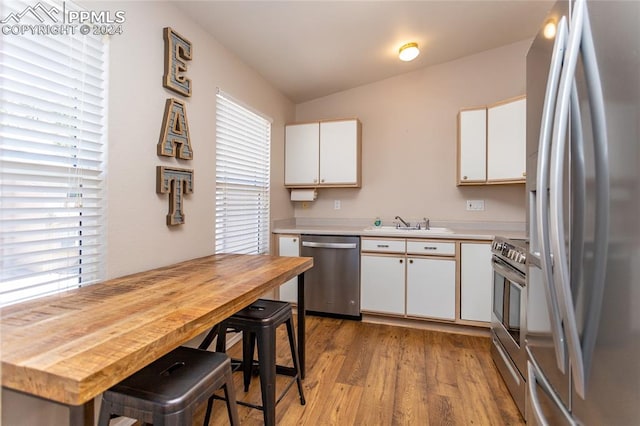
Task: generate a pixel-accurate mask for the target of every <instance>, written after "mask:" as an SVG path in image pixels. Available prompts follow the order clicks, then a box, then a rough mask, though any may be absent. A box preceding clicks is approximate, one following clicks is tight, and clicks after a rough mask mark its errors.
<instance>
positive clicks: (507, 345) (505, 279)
mask: <svg viewBox="0 0 640 426" xmlns="http://www.w3.org/2000/svg"><path fill="white" fill-rule="evenodd" d="M491 251H492V253H493V256H492V259H491V262H492V265H493V299H492V304H493V309H492V315H491V339H492V343H493V344H492V345H491V353H492V357H493V361H494V363H495V364H496V367H497V368H498V371H500V374H501V376H502V378H503V379H504V381H505V383H506V385H507V388H508V389H509V392H511V396H512V397H513V399H514V400H515V402H516V405H517V406H518V408H519V409H520V413H521V414H522V416H523V417H524V405H525V389H526V383H525V379H524V378H525V377H526V362H527V355H526V352H525V344H524V341H525V333H524V331H525V325H526V324H525V323H526V306H527V303H526V284H525V283H526V267H525V265H526V256H527V252H528V247H527V242H526V241H524V240H511V239H507V238H503V237H496V238H495V239H494V241H493V244H492V245H491Z"/></svg>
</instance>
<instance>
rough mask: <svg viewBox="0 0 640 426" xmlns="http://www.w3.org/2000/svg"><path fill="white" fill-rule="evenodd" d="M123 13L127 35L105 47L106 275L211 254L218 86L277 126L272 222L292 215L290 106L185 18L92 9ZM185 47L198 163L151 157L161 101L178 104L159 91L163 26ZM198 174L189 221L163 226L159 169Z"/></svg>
mask: <svg viewBox="0 0 640 426" xmlns="http://www.w3.org/2000/svg"><path fill="white" fill-rule="evenodd" d="M88 5H89V6H88V7H90V8H91V9H93V10H96V9H98V10H101V9H102V8H105V7H109V8H111V9H112V10H117V9H121V10H124V11H125V12H126V24H125V25H126V26H125V30H124V34H122V35H119V36H114V37H112V40H111V71H110V72H111V75H110V85H111V87H110V90H109V96H110V108H109V166H108V169H109V175H108V186H109V188H108V189H109V192H108V235H109V240H108V257H107V271H108V276H109V277H116V276H121V275H124V274H128V273H132V272H136V271H140V270H146V269H150V268H153V267H157V266H161V265H166V264H170V263H174V262H177V261H180V260H184V259H189V258H193V257H198V256H204V255H207V254H211V253H213V250H214V240H215V230H214V227H215V222H214V206H215V132H216V124H215V101H216V97H215V94H216V87H219V88H221V89H222V90H224V91H225V92H227V93H229V94H230V95H231V96H233V97H234V98H235V99H237V100H240V101H242V102H243V103H245V104H247V105H249V106H251V107H252V108H254V109H256V110H258V111H260V112H262V113H263V114H265V115H267V116H269V117H271V118H272V119H273V124H272V194H271V196H272V219H281V218H286V217H291V215H292V214H293V210H292V206H291V204H290V203H289V202H287V201H286V199H287V198H288V192H287V191H286V190H285V189H284V188H283V179H284V176H283V173H282V171H281V170H282V168H283V161H284V160H283V156H284V154H283V153H284V136H283V134H284V123H285V122H286V121H290V120H291V119H292V118H293V114H294V106H293V104H292V103H291V102H290V101H289V100H288V99H286V98H285V97H284V96H283V95H282V94H280V93H279V92H278V91H276V90H275V89H274V88H273V87H272V86H270V85H269V84H268V83H266V82H265V81H264V80H263V79H262V78H261V77H260V76H259V75H258V74H257V73H256V72H255V71H253V70H252V69H250V68H248V67H247V66H246V65H245V64H244V63H242V62H241V61H240V60H239V59H238V58H237V57H236V56H235V55H234V54H233V53H232V52H229V51H228V50H226V49H225V48H224V47H222V46H221V45H220V44H219V43H218V42H217V41H216V40H214V39H213V38H212V37H211V36H209V35H208V34H207V33H205V32H204V31H203V30H202V29H201V28H200V27H198V26H197V25H195V24H194V23H193V22H192V21H191V20H190V19H188V18H186V17H185V16H183V15H182V14H181V12H180V10H179V8H177V7H176V6H174V5H170V4H168V3H157V2H122V3H113V2H108V3H96V2H90V3H88ZM166 26H171V27H172V28H173V29H174V30H175V31H177V32H178V33H179V34H181V35H182V36H184V37H185V38H187V39H188V40H189V41H191V43H192V46H193V59H192V60H191V61H190V62H189V64H188V67H189V69H188V72H187V75H188V77H189V78H191V80H192V84H193V94H192V96H191V98H189V99H187V100H186V109H187V116H188V120H189V130H190V133H191V143H192V146H193V151H194V159H193V160H191V161H177V160H175V159H172V158H167V157H162V158H160V157H159V156H158V155H156V144H157V142H158V137H159V133H160V127H161V123H162V118H163V113H164V104H165V100H166V99H167V98H169V97H176V98H179V99H181V97H180V96H179V95H177V94H174V93H173V92H171V91H169V90H167V89H164V88H163V87H162V74H163V70H164V68H163V60H164V59H163V58H164V41H163V37H162V31H163V27H166ZM158 165H168V166H170V165H174V166H178V167H185V168H193V169H194V193H193V194H192V195H189V196H186V198H185V203H184V206H185V214H186V223H185V224H184V225H181V226H175V227H168V226H167V225H166V222H165V221H166V218H165V217H166V214H167V210H168V196H167V195H159V194H156V191H155V179H156V177H155V168H156V166H158Z"/></svg>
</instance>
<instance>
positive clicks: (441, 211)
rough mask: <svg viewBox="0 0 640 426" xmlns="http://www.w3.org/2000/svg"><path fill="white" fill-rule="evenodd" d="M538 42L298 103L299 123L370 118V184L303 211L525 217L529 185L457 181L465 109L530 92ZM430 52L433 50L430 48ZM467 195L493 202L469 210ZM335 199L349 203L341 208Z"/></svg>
mask: <svg viewBox="0 0 640 426" xmlns="http://www.w3.org/2000/svg"><path fill="white" fill-rule="evenodd" d="M529 44H530V41H528V40H527V41H522V42H519V43H515V44H512V45H509V46H505V47H502V48H498V49H494V50H490V51H486V52H483V53H480V54H476V55H473V56H468V57H464V58H461V59H458V60H456V61H453V62H448V63H445V64H441V65H438V66H433V67H429V68H424V69H421V70H418V71H415V72H411V73H407V74H404V75H401V76H398V77H394V78H389V79H387V80H383V81H379V82H376V83H373V84H368V85H365V86H360V87H357V88H354V89H351V90H347V91H344V92H340V93H336V94H334V95H331V96H327V97H324V98H320V99H316V100H313V101H310V102H306V103H303V104H299V105H297V106H296V121H306V120H316V119H327V118H339V117H358V118H359V119H360V120H361V121H362V173H363V174H362V188H361V189H325V190H319V191H318V199H317V200H316V201H315V202H313V203H309V204H310V205H309V208H307V209H303V208H302V204H301V203H295V204H296V209H295V216H296V217H317V218H320V217H343V218H375V217H376V216H380V217H382V218H383V219H392V218H393V217H395V216H396V215H401V216H404V217H409V218H422V217H424V216H426V217H429V218H431V219H434V220H456V221H474V220H481V221H494V220H495V221H498V220H499V221H515V222H524V221H525V191H524V185H506V186H491V187H489V186H482V187H456V137H457V136H456V135H457V128H456V116H457V112H458V110H459V109H460V108H463V107H471V106H476V105H484V104H489V103H493V102H496V101H499V100H503V99H507V98H511V97H514V96H517V95H522V94H524V93H525V58H526V53H527V50H528V48H529ZM422 54H424V55H428V54H429V50H428V48H427V49H425V50H424V51H423V52H422ZM467 199H474V200H475V199H482V200H485V211H483V212H468V211H466V207H465V200H467ZM334 200H341V201H342V203H341V204H342V208H341V210H334V208H333V207H334V202H333V201H334Z"/></svg>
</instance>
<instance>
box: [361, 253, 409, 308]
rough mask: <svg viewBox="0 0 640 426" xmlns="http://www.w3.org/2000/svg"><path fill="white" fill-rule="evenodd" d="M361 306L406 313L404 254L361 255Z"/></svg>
mask: <svg viewBox="0 0 640 426" xmlns="http://www.w3.org/2000/svg"><path fill="white" fill-rule="evenodd" d="M360 268H361V269H360V307H361V309H362V310H363V311H373V312H383V313H391V314H400V315H404V270H405V262H404V256H367V255H364V256H361V263H360Z"/></svg>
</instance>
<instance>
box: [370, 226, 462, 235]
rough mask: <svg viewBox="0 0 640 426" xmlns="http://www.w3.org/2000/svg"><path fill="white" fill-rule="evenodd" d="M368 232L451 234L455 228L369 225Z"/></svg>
mask: <svg viewBox="0 0 640 426" xmlns="http://www.w3.org/2000/svg"><path fill="white" fill-rule="evenodd" d="M364 232H366V233H372V234H394V235H433V234H451V233H453V230H452V229H451V228H444V227H438V226H432V227H430V228H429V229H424V228H423V229H418V228H414V227H408V228H407V227H400V228H396V227H395V226H369V227H367V228H365V229H364Z"/></svg>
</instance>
